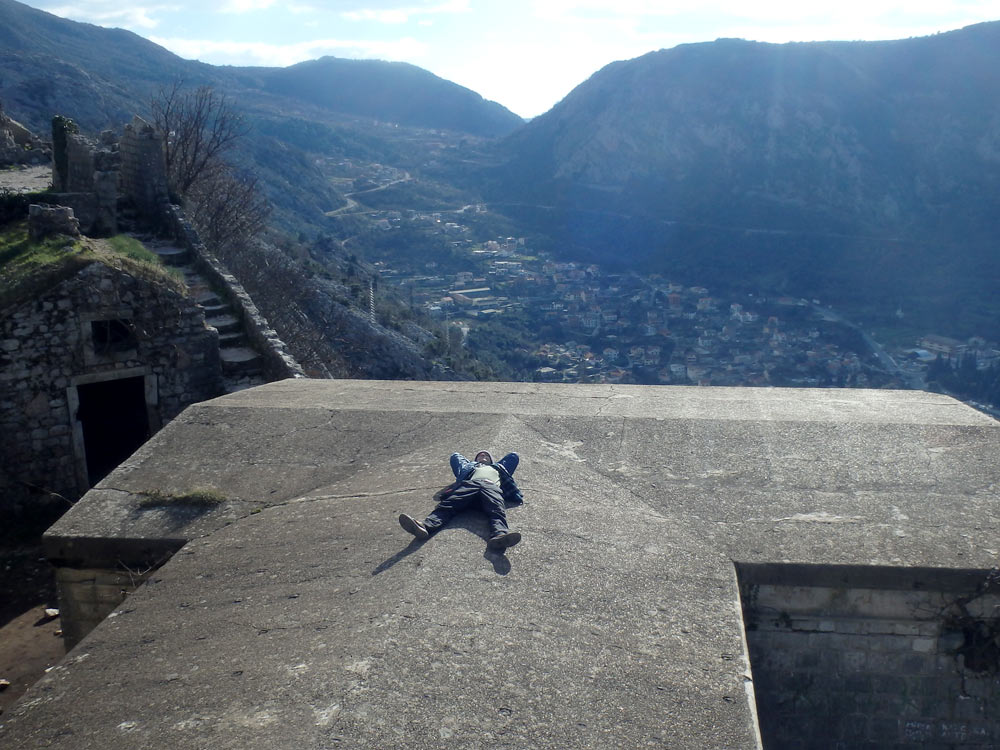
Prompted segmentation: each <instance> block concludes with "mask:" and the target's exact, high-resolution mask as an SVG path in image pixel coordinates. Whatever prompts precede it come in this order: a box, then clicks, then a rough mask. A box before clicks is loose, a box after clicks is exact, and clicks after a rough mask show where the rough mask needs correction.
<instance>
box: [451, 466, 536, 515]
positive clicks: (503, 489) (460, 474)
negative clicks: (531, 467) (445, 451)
mask: <svg viewBox="0 0 1000 750" xmlns="http://www.w3.org/2000/svg"><path fill="white" fill-rule="evenodd" d="M520 461H521V457H520V456H518V455H517V454H516V453H508V454H507V455H506V456H504V457H503V458H501V459H500V460H499V461H497V462H496V463H494V464H490V465H491V466H492V467H493V468H494V469H496V470H497V473H498V474H499V475H500V494H501V495H503V501H504V502H505V503H506V504H508V505H520V504H521V503H523V502H524V495H522V494H521V490H520V489H519V488H518V486H517V482H515V481H514V470H515V469H517V465H518V463H520ZM450 463H451V470H452V472H454V474H455V479H457V480H458V481H459V482H464V481H465V480H466V479H468V478H469V477H471V476H472V472H474V471H475V470H476V466H477V465H478V464H477V463H476V462H475V461H470V460H469V459H467V458H466V457H465V456H463V455H462V454H461V453H452V454H451V459H450Z"/></svg>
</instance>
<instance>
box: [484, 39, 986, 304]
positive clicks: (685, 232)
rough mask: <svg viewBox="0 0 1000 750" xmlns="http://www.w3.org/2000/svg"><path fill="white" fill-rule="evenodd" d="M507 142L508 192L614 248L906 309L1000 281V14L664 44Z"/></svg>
mask: <svg viewBox="0 0 1000 750" xmlns="http://www.w3.org/2000/svg"><path fill="white" fill-rule="evenodd" d="M501 155H502V157H503V159H504V161H505V164H504V166H503V167H502V168H500V169H498V170H496V171H494V172H493V173H492V174H491V175H490V178H491V179H492V184H491V186H490V197H491V198H492V199H493V202H494V205H500V206H502V207H504V208H505V210H507V211H508V212H509V213H511V214H512V215H515V216H519V217H521V218H522V219H523V220H525V221H530V222H531V223H532V224H533V225H534V226H535V227H536V228H538V229H540V230H542V231H544V232H546V233H549V234H551V235H553V236H554V238H555V241H556V242H559V243H561V244H563V245H565V246H572V247H574V248H575V252H581V253H588V254H591V255H593V256H594V257H597V258H601V259H605V260H609V259H610V260H619V261H623V262H624V263H626V264H628V265H631V266H633V267H637V268H645V269H647V270H649V269H656V270H675V271H682V272H688V273H690V274H691V275H692V276H700V277H701V278H706V279H708V280H715V279H719V278H721V279H725V280H728V281H732V282H741V281H747V282H750V283H764V282H767V283H768V284H770V285H771V286H774V285H775V284H777V285H779V286H784V287H786V288H787V289H789V290H793V289H794V290H797V293H799V294H824V295H826V293H834V292H836V293H843V294H848V295H851V294H856V295H860V296H861V297H865V298H868V297H871V296H872V295H875V294H878V293H879V290H881V293H882V294H884V295H885V296H886V297H887V298H888V299H890V300H891V301H890V302H888V303H887V304H891V305H893V306H895V305H896V304H897V301H898V300H899V298H900V296H901V295H902V296H906V297H907V299H912V298H917V299H919V298H926V297H927V296H928V295H929V294H931V293H933V289H934V288H935V287H940V285H942V284H943V283H946V282H947V283H959V284H963V285H966V286H965V287H963V289H964V290H965V291H968V290H972V289H973V288H975V287H977V285H979V283H980V282H981V281H984V280H985V279H987V278H988V279H989V280H990V281H991V282H992V283H993V284H995V282H996V280H997V278H998V262H997V257H996V252H995V251H994V250H993V248H994V247H995V237H996V236H997V232H998V230H1000V223H998V221H1000V211H998V210H997V198H996V196H997V195H998V194H1000V23H988V24H980V25H977V26H972V27H968V28H966V29H962V30H960V31H955V32H950V33H946V34H939V35H937V36H933V37H926V38H919V39H907V40H900V41H891V42H826V43H800V44H783V45H774V44H763V43H756V42H747V41H742V40H733V39H722V40H718V41H716V42H711V43H705V44H692V45H682V46H679V47H676V48H673V49H669V50H661V51H658V52H653V53H650V54H648V55H645V56H643V57H640V58H637V59H635V60H630V61H626V62H618V63H613V64H611V65H608V66H607V67H605V68H604V69H602V70H600V71H599V72H597V73H596V74H594V75H593V76H592V77H591V78H590V79H589V80H588V81H586V82H585V83H583V84H581V85H580V86H579V87H577V88H576V89H575V90H574V91H573V92H571V93H570V94H569V95H568V96H567V97H566V98H565V99H564V100H563V101H562V102H560V103H559V104H558V105H557V106H556V107H554V108H553V109H552V110H551V111H549V112H548V113H546V114H544V115H542V116H541V117H538V118H536V119H534V120H532V121H531V122H530V123H528V124H527V125H526V126H525V127H524V128H522V129H521V130H519V131H517V132H516V133H514V134H513V135H511V136H510V137H509V138H508V139H507V140H506V141H505V142H504V143H503V144H502V147H501ZM504 204H506V205H504ZM942 274H943V275H942ZM984 274H985V276H984ZM886 292H888V294H886ZM975 292H976V294H979V293H981V292H986V286H985V285H983V286H982V288H976V289H975Z"/></svg>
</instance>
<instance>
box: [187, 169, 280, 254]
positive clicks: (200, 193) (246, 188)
mask: <svg viewBox="0 0 1000 750" xmlns="http://www.w3.org/2000/svg"><path fill="white" fill-rule="evenodd" d="M187 197H188V215H189V216H190V217H191V220H192V221H193V222H194V224H195V226H196V227H197V228H198V231H199V232H200V233H201V235H202V239H203V240H204V241H205V243H206V244H207V245H208V246H209V247H213V248H216V249H217V250H221V249H223V248H231V247H232V246H234V245H237V244H240V243H242V242H245V241H246V240H247V239H249V238H251V237H254V236H256V235H258V234H260V233H262V232H263V231H264V230H265V229H266V228H267V219H268V216H269V215H270V212H271V207H270V205H269V204H268V202H267V200H266V199H265V198H264V196H263V195H262V193H261V191H260V184H259V180H258V178H257V176H256V175H254V174H251V173H240V172H237V171H236V170H235V169H233V168H232V167H230V166H229V165H227V164H220V165H217V166H216V167H214V168H212V169H210V170H206V171H204V172H203V173H202V175H201V176H200V177H199V179H198V180H197V181H196V182H195V183H194V184H193V185H192V186H191V187H190V189H189V190H188V192H187Z"/></svg>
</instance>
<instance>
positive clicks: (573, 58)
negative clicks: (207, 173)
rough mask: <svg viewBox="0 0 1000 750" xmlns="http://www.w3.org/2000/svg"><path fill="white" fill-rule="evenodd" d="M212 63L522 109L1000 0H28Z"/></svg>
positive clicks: (897, 34) (899, 32)
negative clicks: (349, 67)
mask: <svg viewBox="0 0 1000 750" xmlns="http://www.w3.org/2000/svg"><path fill="white" fill-rule="evenodd" d="M27 4H28V5H31V6H32V7H35V8H39V9H40V10H44V11H48V12H49V13H54V14H55V15H58V16H62V17H64V18H69V19H72V20H74V21H85V22H88V23H93V24H97V25H100V26H109V27H119V28H124V29H128V30H130V31H133V32H135V33H136V34H139V35H140V36H143V37H145V38H147V39H150V40H151V41H153V42H156V43H157V44H159V45H162V46H163V47H166V48H167V49H169V50H170V51H172V52H174V53H175V54H178V55H180V56H181V57H184V58H187V59H196V60H201V61H203V62H207V63H211V64H214V65H266V66H280V67H284V66H286V65H292V64H294V63H296V62H301V61H302V60H309V59H315V58H317V57H322V56H324V55H334V56H336V57H349V58H365V59H379V60H392V61H401V62H408V63H412V64H413V65H418V66H420V67H421V68H425V69H426V70H429V71H431V72H432V73H434V74H436V75H438V76H440V77H442V78H445V79H448V80H450V81H454V82H455V83H458V84H461V85H462V86H466V87H468V88H470V89H472V90H473V91H476V92H477V93H479V94H481V95H482V96H484V97H485V98H487V99H492V100H493V101H497V102H499V103H500V104H503V105H504V106H505V107H507V108H508V109H510V110H512V111H513V112H515V113H517V114H519V115H521V116H522V117H534V116H536V115H540V114H542V113H544V112H546V111H547V110H548V109H550V108H551V107H552V106H553V105H554V104H556V103H557V102H558V101H559V100H560V99H562V98H563V97H564V96H566V94H568V93H569V92H570V91H571V90H572V89H573V88H574V87H576V86H577V85H579V84H580V83H582V82H583V81H585V80H586V79H587V78H589V77H590V76H591V75H592V74H593V73H595V72H597V71H598V70H600V69H601V68H602V67H604V66H605V65H607V64H608V63H611V62H614V61H616V60H627V59H632V58H634V57H638V56H640V55H643V54H645V53H647V52H651V51H653V50H658V49H664V48H670V47H674V46H676V45H678V44H684V43H691V42H706V41H712V40H714V39H718V38H721V37H737V38H741V39H751V40H756V41H762V42H789V41H818V40H832V39H836V40H876V39H903V38H906V37H912V36H925V35H928V34H934V33H936V32H939V31H950V30H952V29H958V28H962V27H963V26H968V25H970V24H973V23H978V22H981V21H996V20H1000V0H839V1H837V2H831V1H830V0H813V1H812V2H803V0H755V1H751V0H615V1H614V2H608V1H607V0H491V1H489V2H487V1H486V0H330V1H327V2H321V1H320V0H295V2H279V0H127V1H123V0H28V2H27Z"/></svg>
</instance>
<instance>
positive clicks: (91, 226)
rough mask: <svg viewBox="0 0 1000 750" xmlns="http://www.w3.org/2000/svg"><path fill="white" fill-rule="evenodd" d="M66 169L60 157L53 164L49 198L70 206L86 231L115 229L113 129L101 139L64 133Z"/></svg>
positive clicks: (116, 165)
mask: <svg viewBox="0 0 1000 750" xmlns="http://www.w3.org/2000/svg"><path fill="white" fill-rule="evenodd" d="M65 161H66V173H65V174H62V173H60V171H59V168H58V163H59V160H58V159H57V160H54V162H53V167H52V193H53V194H52V195H51V196H50V198H49V200H51V201H54V202H56V203H58V204H59V205H61V206H69V207H70V208H72V209H73V212H74V213H75V215H76V218H77V219H78V220H79V221H80V227H81V229H82V231H83V232H84V233H85V234H89V235H93V236H107V235H113V234H117V233H118V172H119V168H120V162H119V151H118V142H117V140H116V138H115V135H114V133H113V132H112V131H110V130H109V131H105V132H104V133H102V134H101V139H100V142H99V143H98V142H95V141H92V140H91V139H90V138H87V137H86V136H84V135H81V134H79V133H71V132H69V133H66V150H65Z"/></svg>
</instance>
